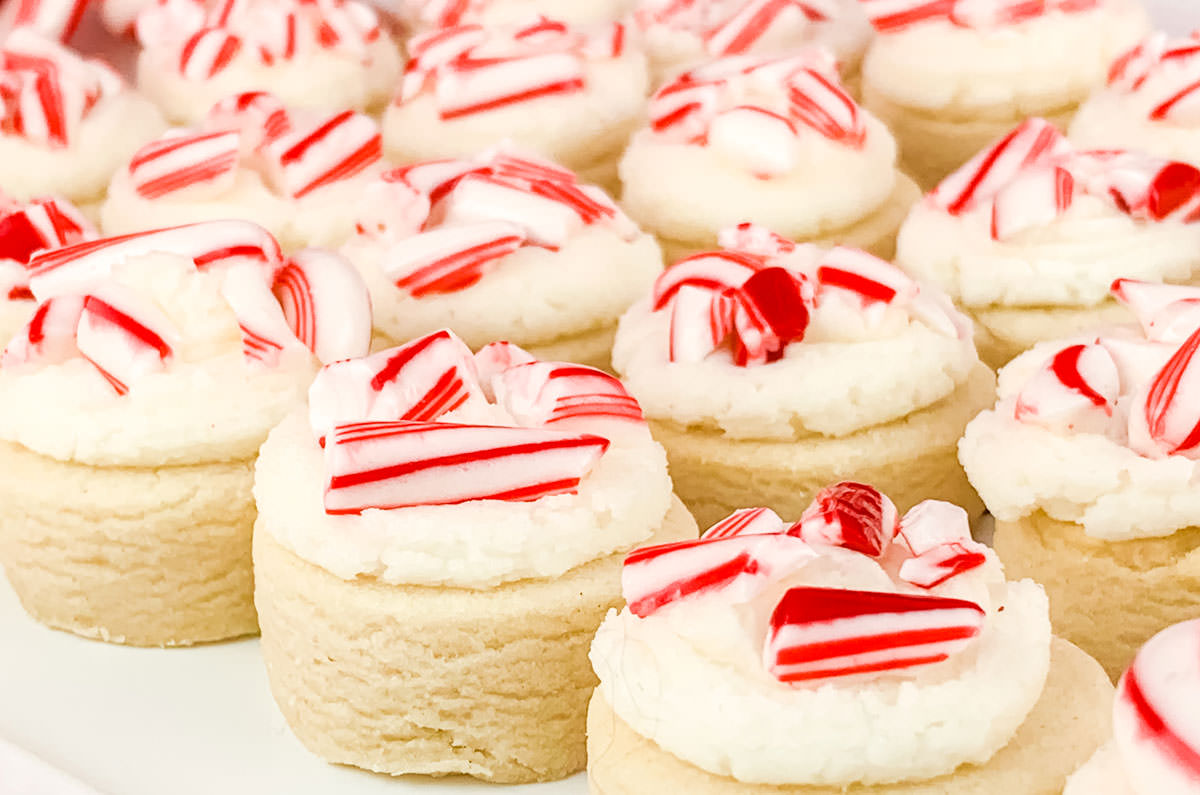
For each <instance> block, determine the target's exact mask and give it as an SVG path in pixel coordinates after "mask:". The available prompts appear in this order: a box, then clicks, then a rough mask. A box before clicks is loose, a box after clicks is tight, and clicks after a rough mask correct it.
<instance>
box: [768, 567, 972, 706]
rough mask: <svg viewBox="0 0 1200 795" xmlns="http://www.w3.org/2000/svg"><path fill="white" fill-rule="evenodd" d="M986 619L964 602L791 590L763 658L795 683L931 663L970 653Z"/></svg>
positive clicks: (776, 615)
mask: <svg viewBox="0 0 1200 795" xmlns="http://www.w3.org/2000/svg"><path fill="white" fill-rule="evenodd" d="M985 617H986V616H985V613H984V611H983V608H981V607H980V606H979V605H977V604H975V603H974V602H967V601H964V600H962V599H944V598H942V597H938V596H926V595H924V594H921V595H916V594H898V593H883V592H878V591H853V590H846V589H841V588H808V587H800V588H792V589H790V590H789V591H788V592H787V593H785V594H784V595H783V598H782V599H780V600H779V604H778V605H777V606H776V607H775V611H774V612H773V613H772V614H771V619H770V623H769V625H768V629H767V639H766V643H765V645H764V648H763V660H764V662H765V664H766V667H767V670H768V671H769V672H770V673H771V675H772V676H774V677H775V678H776V679H778V680H779V681H781V682H789V683H794V682H810V681H815V680H821V679H834V678H839V677H844V676H854V675H856V674H868V673H878V672H881V671H896V670H904V669H909V668H916V667H919V666H924V665H932V664H934V663H939V662H942V661H944V660H948V659H950V657H952V656H954V655H956V654H959V653H961V652H963V651H965V650H966V649H968V648H969V647H970V645H971V642H972V641H973V640H974V639H975V637H977V636H978V635H979V633H980V631H981V630H982V628H983V622H984V618H985Z"/></svg>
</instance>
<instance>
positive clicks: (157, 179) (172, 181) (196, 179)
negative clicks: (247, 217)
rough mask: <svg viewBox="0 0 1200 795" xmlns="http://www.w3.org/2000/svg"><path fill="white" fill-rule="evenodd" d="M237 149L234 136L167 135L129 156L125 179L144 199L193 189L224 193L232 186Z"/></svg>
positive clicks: (235, 134)
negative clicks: (131, 157) (128, 179)
mask: <svg viewBox="0 0 1200 795" xmlns="http://www.w3.org/2000/svg"><path fill="white" fill-rule="evenodd" d="M240 146H241V142H240V139H239V136H238V134H237V133H236V132H201V133H184V134H181V135H169V136H167V137H165V138H160V139H159V140H157V141H153V142H151V143H149V144H147V145H146V146H144V147H142V148H141V149H140V150H139V151H138V153H137V154H135V155H134V156H133V159H132V160H131V161H130V162H129V166H128V171H129V178H130V181H131V182H132V183H133V189H134V190H135V191H136V192H137V194H138V195H139V196H141V197H142V198H144V199H158V198H161V197H163V196H167V195H170V194H172V193H178V192H180V191H185V190H188V189H193V190H194V189H196V188H209V189H211V190H213V191H215V192H221V191H224V190H228V189H229V188H231V187H232V186H233V183H234V177H235V174H236V172H237V167H238V154H239V151H240Z"/></svg>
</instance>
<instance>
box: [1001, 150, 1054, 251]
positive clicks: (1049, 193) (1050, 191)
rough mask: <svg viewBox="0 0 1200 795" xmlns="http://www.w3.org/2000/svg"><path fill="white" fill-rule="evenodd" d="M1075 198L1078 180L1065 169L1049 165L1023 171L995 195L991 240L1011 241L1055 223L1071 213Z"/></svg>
mask: <svg viewBox="0 0 1200 795" xmlns="http://www.w3.org/2000/svg"><path fill="white" fill-rule="evenodd" d="M1074 197H1075V178H1074V177H1073V176H1071V172H1069V171H1067V170H1066V169H1065V168H1062V167H1061V166H1051V165H1046V166H1039V167H1036V168H1030V169H1027V170H1025V171H1023V172H1022V173H1020V174H1018V175H1017V176H1016V177H1015V178H1014V179H1013V180H1012V181H1011V182H1009V183H1008V184H1007V185H1005V186H1004V187H1003V188H1001V189H1000V190H999V191H997V193H996V196H995V199H994V202H993V204H992V239H993V240H1009V239H1011V238H1012V237H1013V236H1015V235H1018V234H1020V233H1021V232H1024V231H1025V230H1027V229H1035V228H1038V227H1044V226H1047V225H1049V224H1051V223H1053V222H1054V221H1055V220H1056V219H1057V218H1058V217H1059V216H1060V215H1062V214H1063V213H1065V212H1066V211H1067V210H1068V209H1070V207H1071V204H1072V202H1073V201H1074Z"/></svg>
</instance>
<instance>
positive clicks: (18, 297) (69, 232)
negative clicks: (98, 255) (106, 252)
mask: <svg viewBox="0 0 1200 795" xmlns="http://www.w3.org/2000/svg"><path fill="white" fill-rule="evenodd" d="M96 237H98V234H97V232H96V230H95V229H94V228H93V227H92V224H91V222H90V221H88V220H87V219H86V218H84V217H83V215H82V214H81V213H80V212H79V210H77V209H76V208H75V206H74V205H72V204H70V203H68V202H66V201H63V200H61V199H35V200H34V201H31V202H29V203H28V204H19V203H17V202H9V200H8V199H6V198H5V197H4V196H3V195H2V194H0V296H3V297H6V298H7V299H8V300H10V301H32V300H33V292H32V291H31V290H30V289H29V274H28V272H27V270H26V269H27V267H28V266H29V262H30V260H32V259H33V257H34V256H35V255H36V254H38V253H40V252H42V251H47V250H49V249H55V248H61V247H63V246H69V245H72V244H74V243H80V242H83V241H86V240H92V239H95V238H96Z"/></svg>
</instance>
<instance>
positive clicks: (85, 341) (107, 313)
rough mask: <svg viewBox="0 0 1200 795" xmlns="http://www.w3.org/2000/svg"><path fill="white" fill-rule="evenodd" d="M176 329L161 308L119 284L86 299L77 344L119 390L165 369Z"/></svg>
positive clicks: (120, 391) (125, 389) (77, 331)
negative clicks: (155, 307)
mask: <svg viewBox="0 0 1200 795" xmlns="http://www.w3.org/2000/svg"><path fill="white" fill-rule="evenodd" d="M176 336H177V332H176V331H175V329H174V328H173V327H172V326H171V325H170V322H169V321H168V320H167V319H166V318H165V317H163V316H162V315H161V313H160V312H158V311H157V310H155V309H153V308H151V307H149V306H146V305H144V304H143V303H142V302H140V301H137V300H136V297H135V296H133V295H132V294H130V293H129V292H128V291H126V290H123V289H122V290H117V289H115V285H110V286H108V287H107V288H106V289H105V290H104V291H102V292H99V293H92V294H89V295H87V296H85V297H84V299H83V311H82V313H81V314H80V316H79V325H78V327H77V329H76V332H75V344H76V346H78V348H79V352H80V353H81V354H82V355H83V357H84V358H85V359H87V360H88V361H89V362H91V364H92V365H94V366H95V368H96V369H97V370H98V371H99V372H100V374H101V375H102V376H103V377H104V379H105V380H106V381H107V382H108V383H109V385H110V386H111V387H112V388H113V390H114V391H115V392H116V393H117V394H118V395H124V394H126V393H128V392H129V390H130V388H131V387H133V386H134V385H135V384H136V383H137V382H138V381H139V380H141V379H142V378H144V377H145V376H147V375H150V374H152V373H156V372H161V371H162V370H163V369H165V368H166V362H167V361H168V360H169V359H170V358H171V355H172V352H173V345H172V342H173V341H174V339H175V337H176Z"/></svg>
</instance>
